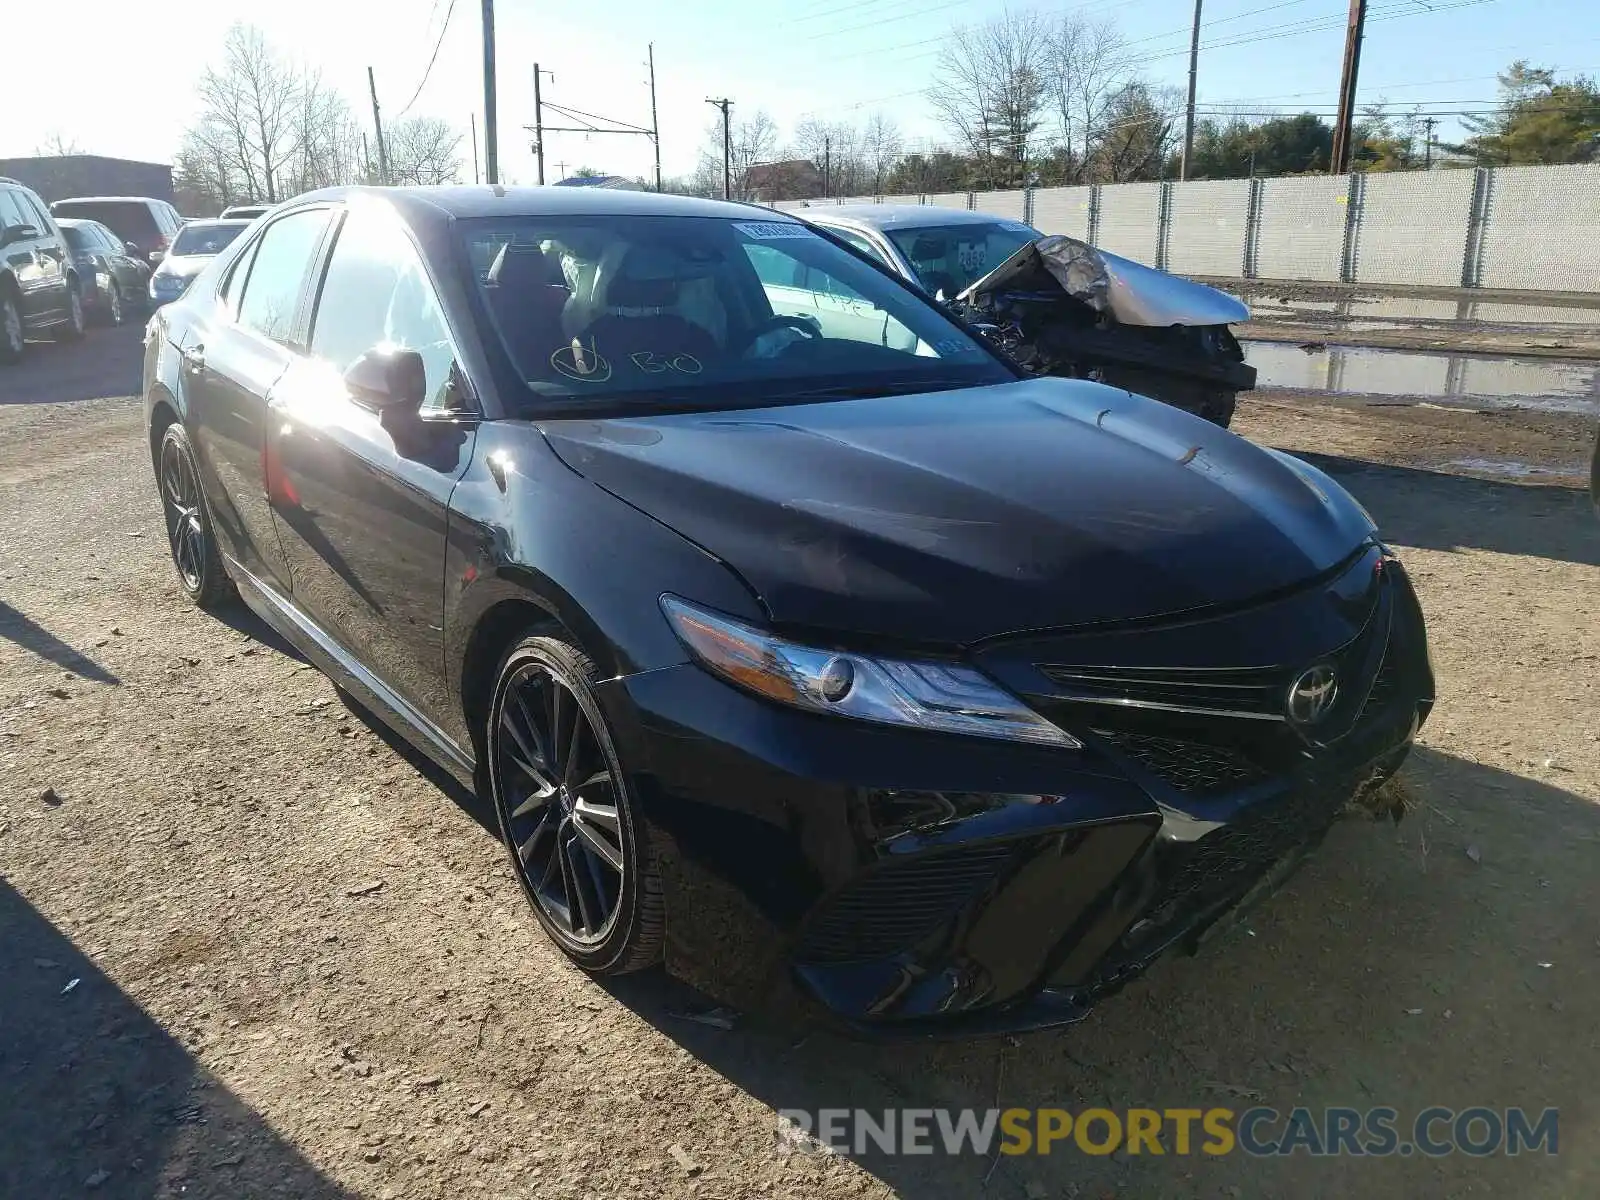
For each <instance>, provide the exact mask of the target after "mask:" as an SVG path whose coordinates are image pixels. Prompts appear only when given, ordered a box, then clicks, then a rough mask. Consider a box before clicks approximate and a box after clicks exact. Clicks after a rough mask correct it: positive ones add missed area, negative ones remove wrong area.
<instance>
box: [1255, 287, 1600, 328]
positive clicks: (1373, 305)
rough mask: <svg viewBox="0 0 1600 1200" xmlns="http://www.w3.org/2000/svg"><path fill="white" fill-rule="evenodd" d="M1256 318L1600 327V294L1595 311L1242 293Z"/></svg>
mask: <svg viewBox="0 0 1600 1200" xmlns="http://www.w3.org/2000/svg"><path fill="white" fill-rule="evenodd" d="M1242 298H1243V299H1244V301H1245V302H1246V303H1247V304H1249V305H1250V306H1251V311H1252V313H1253V314H1254V315H1255V317H1256V319H1257V320H1269V321H1286V320H1290V321H1292V320H1294V319H1295V318H1297V317H1307V316H1310V317H1322V318H1326V317H1333V318H1335V319H1336V320H1339V321H1341V322H1343V321H1352V322H1354V321H1371V320H1378V321H1421V322H1426V323H1428V324H1458V323H1459V324H1483V325H1511V326H1521V325H1534V326H1551V325H1560V326H1589V327H1591V328H1595V327H1600V296H1596V298H1595V306H1594V307H1586V308H1575V307H1570V306H1567V305H1558V304H1517V303H1508V302H1504V301H1486V300H1427V299H1419V298H1416V297H1410V296H1351V297H1344V298H1342V299H1337V300H1291V299H1285V298H1284V297H1283V296H1281V295H1279V294H1277V293H1275V292H1273V291H1270V290H1268V291H1260V292H1250V291H1245V292H1244V293H1242Z"/></svg>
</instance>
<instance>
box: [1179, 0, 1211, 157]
mask: <svg viewBox="0 0 1600 1200" xmlns="http://www.w3.org/2000/svg"><path fill="white" fill-rule="evenodd" d="M1204 3H1205V0H1194V29H1193V30H1192V31H1191V32H1190V34H1189V103H1188V106H1187V107H1186V108H1185V109H1184V110H1183V157H1181V158H1180V159H1178V179H1179V181H1180V182H1181V181H1183V180H1185V179H1187V178H1189V159H1190V158H1191V157H1193V155H1194V85H1195V78H1196V77H1197V76H1198V75H1199V73H1200V6H1201V5H1202V4H1204Z"/></svg>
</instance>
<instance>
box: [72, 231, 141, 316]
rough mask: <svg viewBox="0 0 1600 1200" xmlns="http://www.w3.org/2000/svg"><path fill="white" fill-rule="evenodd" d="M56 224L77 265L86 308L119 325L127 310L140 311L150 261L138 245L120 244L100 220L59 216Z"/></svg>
mask: <svg viewBox="0 0 1600 1200" xmlns="http://www.w3.org/2000/svg"><path fill="white" fill-rule="evenodd" d="M56 223H57V224H58V225H60V226H61V233H62V236H63V237H65V238H66V239H67V245H68V247H70V248H71V250H72V261H73V262H74V263H76V264H77V267H78V280H79V284H78V286H79V287H80V288H81V289H82V291H83V304H84V308H85V309H86V310H87V311H89V312H92V313H94V314H95V316H97V317H99V318H100V319H101V320H103V321H105V322H106V323H107V324H109V325H121V324H122V322H123V319H124V318H125V317H126V316H127V314H128V312H129V310H130V309H131V310H134V311H139V310H141V309H143V308H144V307H145V305H146V304H148V303H149V301H148V299H147V297H146V296H145V287H146V286H147V285H148V284H149V282H150V264H149V263H147V262H145V261H144V259H143V257H142V256H139V255H138V247H136V246H133V245H131V244H129V245H123V243H122V242H121V241H119V240H118V239H117V235H116V234H114V233H112V232H111V230H110V229H108V228H106V227H105V226H104V225H102V224H100V222H99V221H89V220H84V219H82V218H77V217H62V218H61V219H60V220H59V221H57V222H56Z"/></svg>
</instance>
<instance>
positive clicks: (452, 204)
mask: <svg viewBox="0 0 1600 1200" xmlns="http://www.w3.org/2000/svg"><path fill="white" fill-rule="evenodd" d="M360 195H368V196H373V197H376V198H378V199H382V200H386V201H388V202H389V203H391V204H393V205H394V207H395V208H396V209H397V210H399V211H400V212H401V213H402V215H404V216H405V217H407V219H408V220H411V221H414V222H418V223H422V222H430V221H437V220H439V219H441V218H442V219H451V218H461V219H468V218H473V217H499V216H508V217H522V216H584V215H590V214H593V215H597V216H618V217H648V216H663V217H721V218H723V219H726V220H740V219H742V220H746V221H766V222H788V221H791V220H793V218H792V217H789V216H787V215H786V214H784V213H779V212H774V211H772V210H771V209H767V208H762V207H760V206H758V205H754V204H736V203H731V202H729V201H726V200H703V199H701V198H699V197H698V196H675V195H668V194H664V193H659V192H634V191H623V190H620V189H612V188H558V187H505V186H494V185H489V184H456V185H446V186H442V187H394V188H383V187H337V188H325V189H323V190H322V191H319V192H310V193H308V194H307V195H304V196H299V197H297V198H296V200H295V203H296V204H301V203H309V202H311V201H315V200H346V199H349V198H351V197H352V196H360Z"/></svg>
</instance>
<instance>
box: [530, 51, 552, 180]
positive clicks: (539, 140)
mask: <svg viewBox="0 0 1600 1200" xmlns="http://www.w3.org/2000/svg"><path fill="white" fill-rule="evenodd" d="M541 75H548V76H550V82H551V83H554V82H555V79H556V75H555V72H554V71H541V70H540V69H539V64H538V63H534V64H533V157H534V158H535V159H536V160H537V161H538V163H539V186H540V187H543V186H544V101H543V100H542V99H540V96H539V76H541ZM523 128H524V129H526V128H527V126H523Z"/></svg>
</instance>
